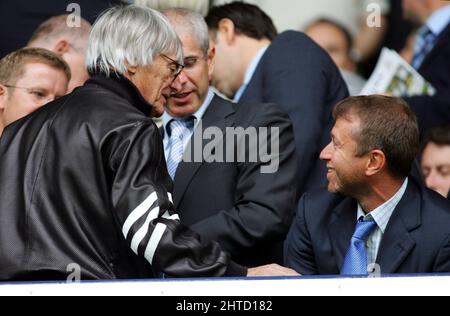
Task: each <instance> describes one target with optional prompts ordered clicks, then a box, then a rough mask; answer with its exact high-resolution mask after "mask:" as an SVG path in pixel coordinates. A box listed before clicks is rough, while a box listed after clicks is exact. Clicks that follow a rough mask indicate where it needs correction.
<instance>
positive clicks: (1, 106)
mask: <svg viewBox="0 0 450 316" xmlns="http://www.w3.org/2000/svg"><path fill="white" fill-rule="evenodd" d="M8 98H9V93H8V88H6V87H5V86H4V85H2V84H0V112H3V111H4V110H5V108H6V101H7V100H8Z"/></svg>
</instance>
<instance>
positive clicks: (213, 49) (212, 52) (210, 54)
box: [208, 46, 216, 81]
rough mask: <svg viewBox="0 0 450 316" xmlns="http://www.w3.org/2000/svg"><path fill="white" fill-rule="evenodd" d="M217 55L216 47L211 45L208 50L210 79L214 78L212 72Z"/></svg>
mask: <svg viewBox="0 0 450 316" xmlns="http://www.w3.org/2000/svg"><path fill="white" fill-rule="evenodd" d="M215 57H216V47H215V46H211V48H210V49H209V52H208V75H209V81H211V80H212V74H213V72H214V65H215V64H214V58H215Z"/></svg>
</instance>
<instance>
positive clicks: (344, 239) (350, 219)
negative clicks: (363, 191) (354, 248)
mask: <svg viewBox="0 0 450 316" xmlns="http://www.w3.org/2000/svg"><path fill="white" fill-rule="evenodd" d="M357 210H358V205H357V204H356V201H355V200H353V199H351V198H346V199H345V200H344V201H343V202H342V203H341V204H339V205H338V207H337V208H336V209H335V210H334V213H333V215H332V216H333V219H332V220H331V224H330V225H329V226H328V234H329V237H330V240H331V245H332V247H333V252H334V256H335V259H336V264H337V268H338V271H340V270H341V267H342V265H343V264H344V259H345V254H346V252H347V249H348V247H349V245H350V240H351V239H352V236H353V233H354V231H355V227H356V222H357V218H356V214H357Z"/></svg>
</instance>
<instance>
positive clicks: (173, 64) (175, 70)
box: [161, 54, 185, 80]
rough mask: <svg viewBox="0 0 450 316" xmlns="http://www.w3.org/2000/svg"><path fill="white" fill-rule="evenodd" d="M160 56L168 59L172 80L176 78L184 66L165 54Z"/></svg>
mask: <svg viewBox="0 0 450 316" xmlns="http://www.w3.org/2000/svg"><path fill="white" fill-rule="evenodd" d="M161 57H163V58H164V59H166V60H167V61H169V63H170V65H169V66H170V71H171V75H172V77H173V80H175V79H177V77H178V76H179V75H180V74H181V72H182V71H183V69H184V67H185V66H184V65H182V64H180V63H179V62H177V61H176V60H173V59H172V58H170V57H169V56H167V55H164V54H161Z"/></svg>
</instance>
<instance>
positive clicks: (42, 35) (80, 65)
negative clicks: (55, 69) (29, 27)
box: [28, 15, 92, 93]
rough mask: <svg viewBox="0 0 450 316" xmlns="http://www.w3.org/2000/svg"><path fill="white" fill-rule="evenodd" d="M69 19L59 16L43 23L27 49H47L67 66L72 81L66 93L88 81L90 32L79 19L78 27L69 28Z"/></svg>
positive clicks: (88, 26) (83, 21)
mask: <svg viewBox="0 0 450 316" xmlns="http://www.w3.org/2000/svg"><path fill="white" fill-rule="evenodd" d="M69 18H70V16H69V15H60V16H56V17H53V18H51V19H49V20H47V21H45V22H44V23H42V24H41V25H40V26H39V27H38V28H37V30H36V31H35V32H34V34H33V36H32V37H31V39H30V41H29V42H28V47H35V48H45V49H48V50H50V51H52V52H54V53H55V54H57V55H58V56H60V57H61V58H62V59H64V60H65V61H66V62H67V63H68V64H69V66H70V71H71V73H72V79H71V80H70V82H69V87H68V91H67V92H68V93H70V92H72V91H73V90H74V89H75V88H77V87H80V86H82V85H83V84H84V83H85V82H86V80H88V79H89V75H88V73H87V69H86V60H85V59H86V50H87V45H88V41H89V34H90V32H91V30H92V26H91V24H90V23H89V22H88V21H86V20H85V19H83V18H81V17H80V25H79V26H76V27H71V26H69V24H68V23H67V21H68V19H69Z"/></svg>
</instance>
